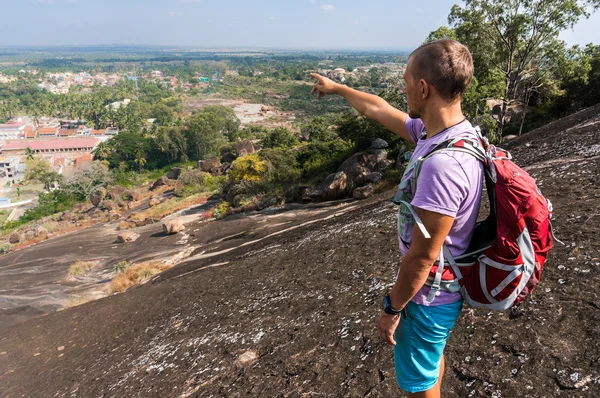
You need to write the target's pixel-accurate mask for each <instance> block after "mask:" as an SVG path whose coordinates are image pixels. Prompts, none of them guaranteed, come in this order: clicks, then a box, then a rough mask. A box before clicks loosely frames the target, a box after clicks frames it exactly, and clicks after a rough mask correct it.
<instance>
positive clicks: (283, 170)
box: [258, 148, 302, 183]
mask: <svg viewBox="0 0 600 398" xmlns="http://www.w3.org/2000/svg"><path fill="white" fill-rule="evenodd" d="M296 154H297V152H295V151H292V150H290V149H285V148H273V149H270V148H269V149H263V150H262V151H260V152H259V153H258V156H259V157H260V158H261V159H262V160H264V161H266V162H267V181H268V182H272V183H294V182H296V181H298V180H299V178H300V175H301V173H302V171H301V170H300V167H299V165H298V160H297V159H296Z"/></svg>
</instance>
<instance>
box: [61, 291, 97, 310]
mask: <svg viewBox="0 0 600 398" xmlns="http://www.w3.org/2000/svg"><path fill="white" fill-rule="evenodd" d="M95 299H96V298H95V297H93V296H86V295H83V294H74V295H71V296H70V297H69V301H68V302H67V304H65V308H71V307H77V306H78V305H81V304H85V303H89V302H90V301H94V300H95Z"/></svg>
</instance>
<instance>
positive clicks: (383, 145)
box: [371, 138, 388, 149]
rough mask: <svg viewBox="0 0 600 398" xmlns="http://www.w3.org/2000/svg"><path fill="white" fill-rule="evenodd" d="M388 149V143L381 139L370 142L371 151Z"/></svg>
mask: <svg viewBox="0 0 600 398" xmlns="http://www.w3.org/2000/svg"><path fill="white" fill-rule="evenodd" d="M387 147H388V143H387V142H386V141H384V140H382V139H381V138H377V139H375V140H373V142H371V148H373V149H385V148H387Z"/></svg>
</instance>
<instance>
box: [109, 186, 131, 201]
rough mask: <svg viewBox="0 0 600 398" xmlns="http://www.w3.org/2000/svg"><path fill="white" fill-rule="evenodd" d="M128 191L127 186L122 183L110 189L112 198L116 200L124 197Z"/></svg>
mask: <svg viewBox="0 0 600 398" xmlns="http://www.w3.org/2000/svg"><path fill="white" fill-rule="evenodd" d="M125 191H127V188H125V187H122V186H120V185H117V186H114V187H112V188H111V189H110V194H109V195H110V198H111V199H112V200H114V201H119V200H121V199H124V198H123V194H124V193H125Z"/></svg>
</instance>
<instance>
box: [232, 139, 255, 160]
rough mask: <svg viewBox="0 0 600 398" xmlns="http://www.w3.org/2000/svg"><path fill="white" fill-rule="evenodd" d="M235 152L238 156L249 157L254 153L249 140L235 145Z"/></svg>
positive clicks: (252, 145)
mask: <svg viewBox="0 0 600 398" xmlns="http://www.w3.org/2000/svg"><path fill="white" fill-rule="evenodd" d="M235 152H236V153H237V155H238V157H239V156H245V155H251V154H253V153H255V152H256V149H254V144H252V141H250V140H241V141H238V142H236V143H235Z"/></svg>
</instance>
